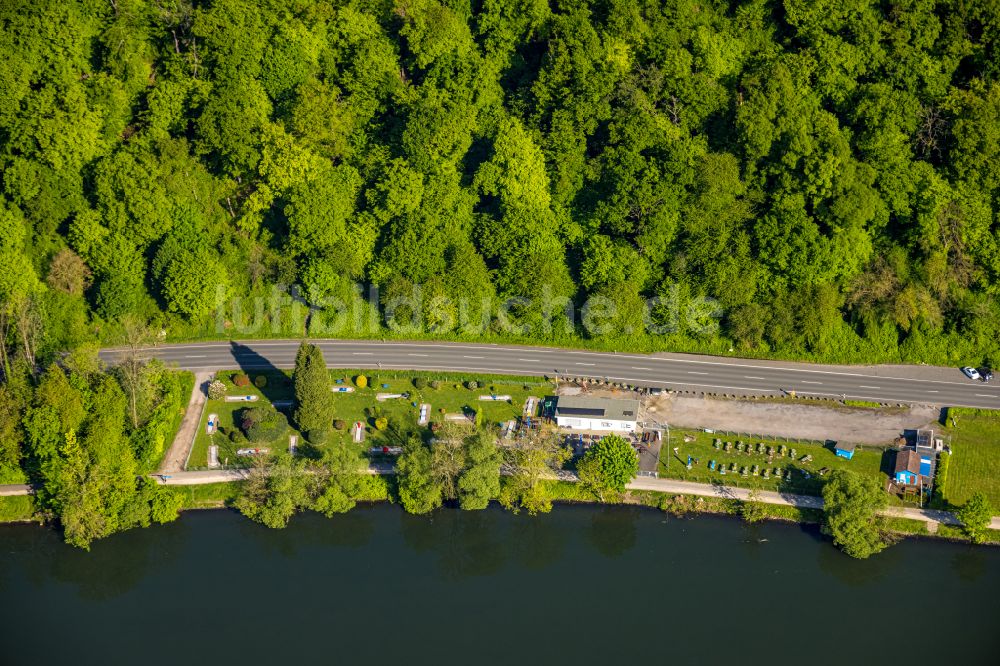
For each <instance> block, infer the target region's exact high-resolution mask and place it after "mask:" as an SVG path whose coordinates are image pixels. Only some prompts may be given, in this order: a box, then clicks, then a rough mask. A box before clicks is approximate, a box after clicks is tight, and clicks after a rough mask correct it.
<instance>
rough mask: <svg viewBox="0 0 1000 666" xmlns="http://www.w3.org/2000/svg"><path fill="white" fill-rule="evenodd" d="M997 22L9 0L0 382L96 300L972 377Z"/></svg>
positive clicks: (327, 327)
mask: <svg viewBox="0 0 1000 666" xmlns="http://www.w3.org/2000/svg"><path fill="white" fill-rule="evenodd" d="M991 12H993V6H992V4H991V3H987V2H957V1H954V0H935V1H932V2H924V3H903V4H900V3H896V4H892V5H891V6H890V5H880V4H877V3H868V4H859V5H856V6H851V7H850V8H847V7H846V6H843V7H842V6H840V5H835V4H830V5H822V6H819V5H814V4H813V3H809V2H802V1H800V0H783V1H782V0H774V1H771V0H753V1H749V2H742V3H722V2H706V3H700V4H699V5H697V7H695V6H693V5H688V4H686V3H684V2H680V1H673V0H671V1H668V2H652V1H648V0H615V1H613V2H611V1H605V0H579V1H578V2H558V3H553V2H542V1H530V2H521V3H514V2H508V1H506V0H497V1H491V2H483V3H470V2H468V1H462V0H407V1H406V2H403V1H402V0H398V1H394V0H384V1H379V2H356V1H352V0H330V1H327V2H320V1H317V2H307V1H296V2H292V3H272V2H266V1H264V0H214V1H212V2H190V1H189V0H181V1H180V2H173V3H142V2H132V1H129V2H113V3H108V2H99V1H98V0H69V1H64V0H42V1H37V0H31V1H30V2H29V1H28V0H12V1H11V2H5V3H3V7H2V8H0V19H2V22H3V24H4V26H5V29H4V31H3V34H2V36H0V45H2V51H3V53H4V55H5V62H4V72H5V73H6V75H5V77H4V84H3V91H4V93H3V94H4V104H3V105H2V107H3V110H2V111H0V174H2V175H0V262H2V264H3V265H4V267H5V270H4V272H3V276H2V278H0V303H2V304H3V307H2V308H0V310H2V312H0V368H2V371H3V373H4V375H5V376H7V374H8V373H9V370H10V368H9V359H10V358H11V357H12V356H13V355H15V354H19V355H23V357H25V358H26V359H27V360H28V362H29V364H32V365H34V364H35V362H36V360H42V361H43V362H47V361H48V360H49V359H51V358H52V357H53V356H54V355H55V354H57V353H59V352H60V351H62V350H65V349H73V348H76V347H78V346H80V345H81V344H85V343H88V342H93V341H96V340H100V341H104V342H107V341H110V340H113V339H114V338H115V337H116V336H117V335H118V334H119V332H120V330H121V328H122V323H121V322H122V320H123V318H124V317H125V316H126V315H134V316H138V317H139V318H141V319H144V320H146V321H151V322H153V324H154V325H155V327H156V328H157V329H158V330H164V331H165V332H166V335H167V336H168V339H184V338H204V337H228V336H241V335H244V336H255V337H261V336H269V335H283V336H289V335H293V336H299V335H302V334H303V333H306V332H310V333H314V334H316V335H326V336H330V335H339V336H379V335H389V336H405V337H443V338H463V339H486V340H500V339H508V340H522V341H539V342H546V343H557V344H563V345H575V344H588V345H596V346H605V347H613V348H617V349H622V348H626V347H627V348H629V349H634V350H640V349H672V350H698V351H705V352H716V353H728V352H729V351H730V349H732V350H733V351H734V352H736V353H740V354H745V355H770V356H782V357H794V358H806V359H822V360H827V361H843V362H864V363H871V362H877V361H906V362H936V363H944V364H954V365H957V364H959V362H961V363H962V364H964V363H977V362H979V363H982V362H989V363H992V364H993V365H998V364H1000V347H998V345H1000V339H998V338H997V336H996V335H995V332H994V328H995V326H994V324H995V322H996V321H998V320H1000V305H998V302H997V297H996V296H997V292H998V285H1000V263H998V262H1000V259H998V257H1000V252H998V247H997V246H998V234H1000V231H998V228H1000V225H998V224H997V209H996V208H997V207H996V201H997V197H998V195H1000V176H998V173H997V170H996V169H995V168H993V166H992V165H994V164H995V163H996V161H997V159H998V157H1000V155H998V152H997V151H998V150H1000V149H998V148H997V147H998V146H1000V121H998V117H1000V114H998V113H997V109H998V106H1000V83H998V80H997V78H998V73H1000V68H998V66H997V62H998V59H997V57H996V54H997V49H998V46H997V40H998V33H997V30H996V27H995V20H994V18H995V17H994V16H993V14H992V13H991ZM354 283H369V284H372V285H375V286H377V287H378V289H379V292H378V294H379V295H377V296H372V301H373V302H371V303H367V304H366V303H360V302H357V301H358V300H359V299H358V298H357V297H356V294H355V292H354V289H353V286H352V285H353V284H354ZM292 287H294V288H295V289H297V292H296V294H297V296H299V297H302V298H304V299H306V300H308V301H310V302H312V303H315V304H317V305H318V306H319V307H320V308H321V309H320V310H319V311H315V312H313V313H312V315H311V316H310V317H308V320H307V318H306V317H305V312H304V310H303V309H302V308H301V306H300V304H299V300H298V299H292V298H290V297H289V295H288V293H287V291H288V290H289V289H290V288H292ZM512 298H513V299H526V300H514V301H511V300H510V299H512ZM650 298H652V299H657V300H655V301H654V302H653V303H652V306H651V308H650V309H649V310H648V317H646V316H644V315H646V314H647V307H646V306H647V304H646V299H650ZM588 300H590V301H591V304H592V305H593V307H590V308H587V309H586V312H585V313H584V314H583V316H574V317H573V318H572V319H570V318H568V317H567V316H566V315H565V312H566V310H565V307H564V306H565V305H566V304H567V302H572V303H573V304H575V305H576V306H577V307H578V310H577V314H579V312H580V311H579V307H580V306H582V305H583V304H584V303H585V302H586V301H588ZM501 303H506V304H507V305H506V306H505V307H503V308H499V307H498V306H499V304H501ZM338 304H340V306H344V307H340V306H338ZM463 304H464V305H466V306H469V307H462V305H463ZM218 306H221V307H218ZM355 306H356V307H355ZM295 308H298V309H299V315H295V314H294V313H293V310H294V309H295ZM373 309H374V310H377V311H378V312H374V310H373ZM483 313H485V316H480V315H482V314H483ZM372 314H376V315H381V314H393V315H394V318H393V320H394V321H395V323H396V325H395V326H389V325H387V324H386V323H385V321H384V320H383V319H382V318H381V317H378V316H377V317H376V318H375V320H374V321H373V320H372V319H370V318H369V317H370V315H372ZM345 315H346V316H345ZM307 321H308V330H307Z"/></svg>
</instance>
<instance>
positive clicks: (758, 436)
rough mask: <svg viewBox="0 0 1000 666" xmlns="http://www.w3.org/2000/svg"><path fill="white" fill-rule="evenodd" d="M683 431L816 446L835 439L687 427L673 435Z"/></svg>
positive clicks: (747, 439) (723, 437)
mask: <svg viewBox="0 0 1000 666" xmlns="http://www.w3.org/2000/svg"><path fill="white" fill-rule="evenodd" d="M683 432H703V433H705V434H708V435H711V436H713V437H717V438H718V439H726V438H729V439H739V440H745V441H749V440H762V441H765V442H776V443H779V444H780V443H784V444H815V445H817V446H826V445H827V444H835V443H836V442H835V440H832V439H802V438H801V437H784V436H781V435H765V434H761V433H752V432H750V433H747V432H734V431H732V430H695V429H687V430H684V431H680V430H678V431H673V433H672V435H673V437H678V436H680V435H682V434H683Z"/></svg>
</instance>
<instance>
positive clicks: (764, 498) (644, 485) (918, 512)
mask: <svg viewBox="0 0 1000 666" xmlns="http://www.w3.org/2000/svg"><path fill="white" fill-rule="evenodd" d="M368 473H369V474H395V470H394V469H393V468H392V467H391V466H390V465H378V466H372V467H370V468H369V469H368ZM153 476H154V478H156V479H158V480H159V482H160V483H161V484H165V485H169V486H195V485H201V484H205V483H225V482H229V481H242V480H244V479H246V478H247V477H248V476H249V470H245V469H224V470H208V471H197V472H175V473H172V474H163V475H160V474H156V475H153ZM560 478H562V479H564V480H567V481H575V480H576V478H575V475H573V474H562V475H560ZM628 488H629V490H652V491H655V492H659V493H671V494H676V495H696V496H700V497H724V498H728V499H736V500H748V499H749V498H750V492H751V491H750V490H748V489H747V488H735V487H733V486H723V485H711V484H707V483H693V482H691V481H675V480H673V479H652V478H639V479H635V480H634V481H632V483H630V484H629V485H628ZM30 493H31V487H30V486H25V485H17V486H0V496H4V495H28V494H30ZM756 501H758V502H763V503H765V504H781V505H785V506H797V507H801V508H804V509H822V508H823V498H822V497H815V496H813V495H793V494H791V493H776V492H771V491H760V492H759V493H757V500H756ZM885 515H887V516H892V517H894V518H908V519H910V520H922V521H924V522H926V523H930V524H937V523H943V524H945V525H958V524H959V522H958V519H956V518H955V516H954V514H952V513H949V512H947V511H935V510H932V509H912V508H903V507H892V508H889V509H887V510H886V511H885ZM990 528H991V529H994V530H1000V516H994V517H993V520H992V521H991V523H990Z"/></svg>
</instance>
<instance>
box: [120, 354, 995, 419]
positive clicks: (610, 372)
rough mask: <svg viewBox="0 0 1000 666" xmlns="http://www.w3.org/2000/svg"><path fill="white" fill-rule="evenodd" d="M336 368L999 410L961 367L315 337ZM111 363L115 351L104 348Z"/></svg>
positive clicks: (275, 357)
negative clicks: (550, 378) (541, 378)
mask: <svg viewBox="0 0 1000 666" xmlns="http://www.w3.org/2000/svg"><path fill="white" fill-rule="evenodd" d="M313 342H315V343H316V344H318V345H319V346H320V347H321V348H322V350H323V354H324V356H325V357H326V361H327V364H328V365H329V366H330V367H335V368H359V369H378V368H385V369H401V370H443V371H451V372H459V373H463V372H465V373H493V374H497V373H503V374H518V375H536V376H540V375H548V376H553V375H559V376H563V377H565V376H573V377H588V378H595V379H598V378H599V379H608V380H610V381H615V382H623V383H628V384H634V385H639V386H648V387H653V388H664V389H677V390H685V391H694V392H704V393H716V394H736V395H781V394H782V393H784V392H787V391H794V392H795V393H796V395H801V396H818V397H824V398H833V399H840V398H844V397H846V398H851V399H856V400H874V401H880V402H905V403H917V404H932V405H947V406H966V407H982V408H988V409H1000V386H997V385H991V384H986V383H983V382H979V381H973V380H970V379H967V378H965V377H964V375H962V373H961V372H960V371H959V370H958V369H952V368H935V367H917V366H863V367H859V366H818V365H810V364H806V363H787V362H781V361H756V360H743V359H732V358H721V357H712V356H694V355H687V354H653V355H645V354H630V353H611V352H593V351H583V350H571V349H558V348H552V347H520V346H512V345H488V344H471V343H438V342H382V341H378V340H314V341H313ZM298 346H299V341H298V340H262V341H232V342H197V343H187V344H165V345H160V346H157V347H153V348H150V349H149V350H148V351H147V353H148V355H149V356H151V357H156V358H159V359H161V360H163V361H165V362H166V363H168V364H171V365H176V366H177V367H178V368H181V369H185V370H193V371H198V370H215V369H223V368H243V369H246V370H251V369H266V368H269V367H273V368H291V367H293V366H294V364H295V353H296V351H297V349H298ZM101 357H102V359H103V360H104V361H105V362H108V363H114V362H115V359H116V358H119V357H120V353H119V352H117V351H116V350H114V349H105V350H102V351H101Z"/></svg>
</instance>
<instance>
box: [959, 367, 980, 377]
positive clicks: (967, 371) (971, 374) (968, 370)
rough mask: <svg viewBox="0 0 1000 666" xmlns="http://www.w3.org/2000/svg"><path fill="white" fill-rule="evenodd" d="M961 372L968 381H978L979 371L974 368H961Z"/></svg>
mask: <svg viewBox="0 0 1000 666" xmlns="http://www.w3.org/2000/svg"><path fill="white" fill-rule="evenodd" d="M962 372H964V373H965V376H966V377H968V378H969V379H980V377H979V371H978V370H976V369H975V368H969V367H966V368H962Z"/></svg>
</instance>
